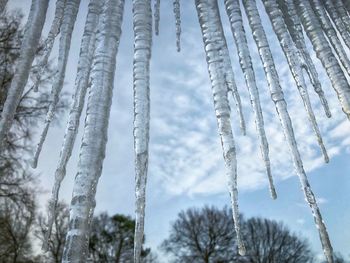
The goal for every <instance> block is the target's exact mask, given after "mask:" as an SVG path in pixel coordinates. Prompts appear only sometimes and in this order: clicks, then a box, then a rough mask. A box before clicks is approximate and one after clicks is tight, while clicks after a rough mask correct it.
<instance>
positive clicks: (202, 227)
mask: <svg viewBox="0 0 350 263" xmlns="http://www.w3.org/2000/svg"><path fill="white" fill-rule="evenodd" d="M241 223H242V227H243V234H244V241H245V243H246V249H247V253H246V256H244V257H242V256H239V255H238V252H237V244H236V241H235V238H234V237H235V235H234V224H233V219H232V216H231V212H230V210H229V209H228V208H226V207H225V208H223V209H218V208H215V207H208V206H205V207H204V208H202V209H195V208H190V209H188V210H186V211H182V212H180V213H179V215H178V218H177V219H176V221H175V222H174V223H173V224H172V225H171V230H170V236H169V237H168V239H166V240H165V241H164V242H163V243H162V245H161V248H162V249H163V250H164V251H165V252H166V253H167V254H169V255H171V256H172V259H173V262H191V263H193V262H198V263H199V262H205V263H209V262H213V263H229V262H238V263H243V262H251V263H276V262H278V263H307V262H312V260H313V256H312V253H311V250H310V248H309V245H308V243H307V242H306V240H303V239H301V238H299V237H297V236H296V235H294V234H292V233H291V232H290V231H289V230H288V229H287V227H285V226H284V225H283V224H282V223H277V222H276V221H273V220H268V219H260V218H252V219H249V220H243V218H242V219H241Z"/></svg>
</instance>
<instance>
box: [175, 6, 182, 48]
mask: <svg viewBox="0 0 350 263" xmlns="http://www.w3.org/2000/svg"><path fill="white" fill-rule="evenodd" d="M173 6H174V9H173V10H174V14H175V25H176V49H177V52H180V51H181V11H180V0H174V3H173Z"/></svg>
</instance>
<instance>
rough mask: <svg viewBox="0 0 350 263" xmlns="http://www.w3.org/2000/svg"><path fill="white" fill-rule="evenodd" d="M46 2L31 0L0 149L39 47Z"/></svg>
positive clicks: (1, 129) (4, 115)
mask: <svg viewBox="0 0 350 263" xmlns="http://www.w3.org/2000/svg"><path fill="white" fill-rule="evenodd" d="M48 4H49V1H48V0H32V5H31V7H30V12H29V17H28V21H27V23H26V26H25V31H24V36H23V40H22V45H21V50H20V55H19V58H18V60H17V62H16V66H15V73H14V75H13V78H12V81H11V86H10V88H9V90H8V93H7V97H6V101H5V103H4V107H3V110H2V113H1V120H0V148H1V145H2V143H3V142H4V139H5V136H6V135H7V133H8V131H9V130H10V128H11V125H12V122H13V118H14V116H15V113H16V109H17V106H18V104H19V102H20V99H21V96H22V94H23V91H24V88H25V86H26V84H27V82H28V77H29V73H30V70H31V66H32V63H33V60H34V57H35V53H36V50H37V47H38V45H39V41H40V37H41V31H42V29H43V26H44V23H45V18H46V11H47V7H48Z"/></svg>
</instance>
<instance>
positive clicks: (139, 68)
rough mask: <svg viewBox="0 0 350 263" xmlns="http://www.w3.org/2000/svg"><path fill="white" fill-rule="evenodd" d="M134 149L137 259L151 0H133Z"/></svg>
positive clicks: (146, 135) (138, 257)
mask: <svg viewBox="0 0 350 263" xmlns="http://www.w3.org/2000/svg"><path fill="white" fill-rule="evenodd" d="M133 25H134V66H133V76H134V151H135V181H136V183H135V195H136V210H135V212H136V213H135V214H136V220H135V238H134V262H135V263H140V262H141V251H142V243H143V233H144V221H145V205H146V182H147V167H148V142H149V121H150V101H149V96H150V88H149V78H150V76H149V73H150V72H149V70H150V59H151V50H152V8H151V0H146V1H145V0H133Z"/></svg>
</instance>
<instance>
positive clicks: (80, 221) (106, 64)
mask: <svg viewBox="0 0 350 263" xmlns="http://www.w3.org/2000/svg"><path fill="white" fill-rule="evenodd" d="M123 9H124V0H107V1H106V3H104V5H103V14H102V19H103V20H102V22H101V23H99V29H98V31H97V37H96V50H95V55H94V61H93V66H92V69H91V87H90V91H89V98H88V104H87V113H86V119H85V127H84V135H83V139H82V144H81V149H80V156H79V164H78V172H77V175H76V177H75V183H74V188H73V196H72V201H71V207H70V219H69V229H68V233H67V237H66V243H65V248H64V252H63V259H62V262H64V263H71V262H72V263H73V262H86V260H87V256H88V241H89V228H90V223H91V219H92V215H93V211H94V208H95V193H96V186H97V182H98V179H99V177H100V175H101V172H102V163H103V159H104V157H105V148H106V143H107V130H108V119H109V113H110V109H111V103H112V92H113V81H114V72H115V64H116V55H117V50H118V45H119V40H120V34H121V22H122V18H123Z"/></svg>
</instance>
